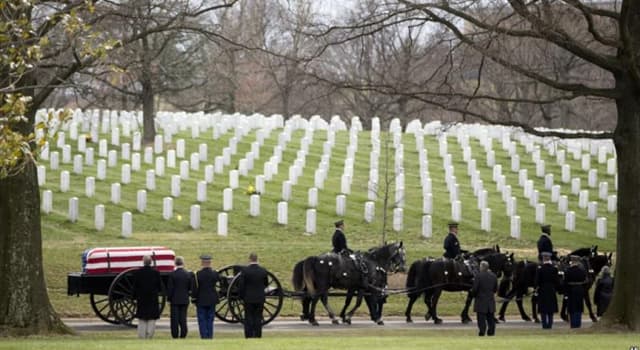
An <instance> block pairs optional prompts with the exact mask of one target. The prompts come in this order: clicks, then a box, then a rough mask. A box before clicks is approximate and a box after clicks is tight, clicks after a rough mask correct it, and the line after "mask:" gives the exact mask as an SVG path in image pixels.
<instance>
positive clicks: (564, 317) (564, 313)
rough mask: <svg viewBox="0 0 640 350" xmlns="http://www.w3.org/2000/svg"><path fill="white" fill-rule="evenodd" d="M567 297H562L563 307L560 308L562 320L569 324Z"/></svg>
mask: <svg viewBox="0 0 640 350" xmlns="http://www.w3.org/2000/svg"><path fill="white" fill-rule="evenodd" d="M567 306H568V305H567V297H566V296H565V295H564V294H563V295H562V307H561V308H560V318H561V319H562V320H563V321H565V322H569V316H567Z"/></svg>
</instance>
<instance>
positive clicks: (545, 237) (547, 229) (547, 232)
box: [538, 225, 553, 262]
mask: <svg viewBox="0 0 640 350" xmlns="http://www.w3.org/2000/svg"><path fill="white" fill-rule="evenodd" d="M540 230H541V231H542V234H541V235H540V238H538V261H539V262H542V253H543V252H547V253H549V254H551V255H552V256H553V243H552V242H551V225H542V226H540Z"/></svg>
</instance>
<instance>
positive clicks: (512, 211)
mask: <svg viewBox="0 0 640 350" xmlns="http://www.w3.org/2000/svg"><path fill="white" fill-rule="evenodd" d="M517 211H518V201H517V199H516V197H511V198H509V199H508V200H507V216H514V215H516V212H517Z"/></svg>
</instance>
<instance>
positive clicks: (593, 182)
mask: <svg viewBox="0 0 640 350" xmlns="http://www.w3.org/2000/svg"><path fill="white" fill-rule="evenodd" d="M587 181H588V182H587V184H588V185H589V187H591V188H595V187H596V186H597V185H598V169H590V170H589V178H588V180H587Z"/></svg>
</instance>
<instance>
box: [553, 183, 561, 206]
mask: <svg viewBox="0 0 640 350" xmlns="http://www.w3.org/2000/svg"><path fill="white" fill-rule="evenodd" d="M559 199H560V185H553V186H551V202H552V203H556V202H557V201H558V200H559Z"/></svg>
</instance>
